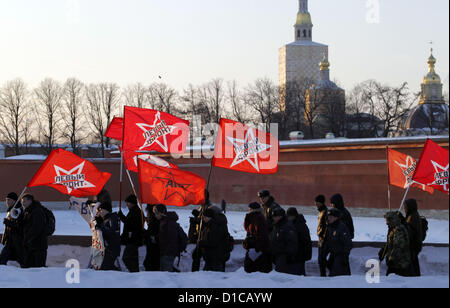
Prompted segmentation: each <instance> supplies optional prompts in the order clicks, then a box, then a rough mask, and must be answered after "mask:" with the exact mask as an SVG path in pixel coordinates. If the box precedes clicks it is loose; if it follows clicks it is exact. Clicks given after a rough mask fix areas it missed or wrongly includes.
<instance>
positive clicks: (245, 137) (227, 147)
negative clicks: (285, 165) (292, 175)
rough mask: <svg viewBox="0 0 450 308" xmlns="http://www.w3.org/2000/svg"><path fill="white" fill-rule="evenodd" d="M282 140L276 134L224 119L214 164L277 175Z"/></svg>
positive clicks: (221, 166)
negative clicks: (280, 141)
mask: <svg viewBox="0 0 450 308" xmlns="http://www.w3.org/2000/svg"><path fill="white" fill-rule="evenodd" d="M278 156H279V142H278V139H277V138H275V137H274V136H273V135H272V134H270V133H266V132H264V131H261V130H258V129H255V128H252V127H249V126H247V125H245V124H242V123H239V122H236V121H232V120H227V119H221V120H220V124H219V133H218V136H217V141H216V145H215V151H214V158H213V162H212V163H213V166H216V167H220V168H225V169H231V170H236V171H242V172H248V173H259V174H273V173H276V172H277V171H278Z"/></svg>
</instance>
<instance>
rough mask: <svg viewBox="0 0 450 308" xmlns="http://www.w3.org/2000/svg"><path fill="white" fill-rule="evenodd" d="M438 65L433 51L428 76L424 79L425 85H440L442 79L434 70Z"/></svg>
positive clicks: (429, 59)
mask: <svg viewBox="0 0 450 308" xmlns="http://www.w3.org/2000/svg"><path fill="white" fill-rule="evenodd" d="M435 65H436V58H435V57H434V56H433V50H431V56H430V57H429V58H428V66H429V71H428V74H427V75H426V76H425V77H424V78H423V84H440V83H441V77H439V75H438V74H436V71H435V69H434V67H435Z"/></svg>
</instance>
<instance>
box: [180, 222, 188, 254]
mask: <svg viewBox="0 0 450 308" xmlns="http://www.w3.org/2000/svg"><path fill="white" fill-rule="evenodd" d="M177 233H178V234H177V248H178V253H179V254H181V253H182V252H184V251H186V248H187V245H188V240H189V239H188V236H187V235H186V233H185V232H184V230H183V228H181V226H180V224H177Z"/></svg>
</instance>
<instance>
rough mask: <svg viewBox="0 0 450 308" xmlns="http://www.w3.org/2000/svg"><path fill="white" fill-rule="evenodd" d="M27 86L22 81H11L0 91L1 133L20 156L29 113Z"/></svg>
mask: <svg viewBox="0 0 450 308" xmlns="http://www.w3.org/2000/svg"><path fill="white" fill-rule="evenodd" d="M27 95H28V92H27V86H26V84H25V83H24V82H23V81H22V80H21V79H16V80H13V81H9V82H7V83H6V84H5V86H4V87H3V88H2V89H1V90H0V133H1V135H2V136H3V137H4V138H5V141H7V142H8V143H11V144H12V145H13V146H14V152H15V154H16V155H19V154H20V142H21V140H22V137H23V131H24V129H26V128H27V122H26V121H25V119H26V116H27V113H28V111H29V110H28V101H27Z"/></svg>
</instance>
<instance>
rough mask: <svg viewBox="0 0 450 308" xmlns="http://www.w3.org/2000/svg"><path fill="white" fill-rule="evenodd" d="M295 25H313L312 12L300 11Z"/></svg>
mask: <svg viewBox="0 0 450 308" xmlns="http://www.w3.org/2000/svg"><path fill="white" fill-rule="evenodd" d="M295 25H296V26H300V25H312V20H311V14H309V13H302V12H300V13H298V14H297V22H296V23H295Z"/></svg>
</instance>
